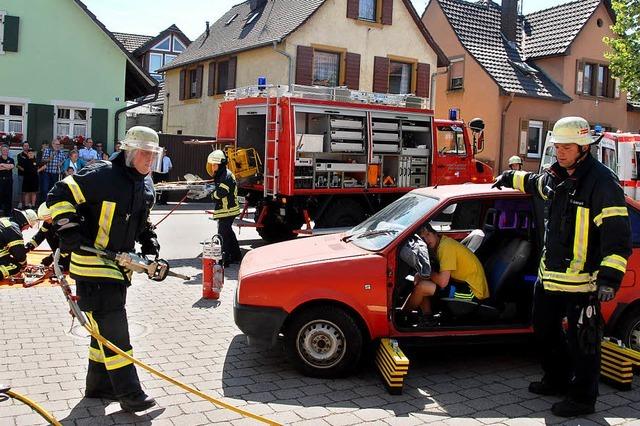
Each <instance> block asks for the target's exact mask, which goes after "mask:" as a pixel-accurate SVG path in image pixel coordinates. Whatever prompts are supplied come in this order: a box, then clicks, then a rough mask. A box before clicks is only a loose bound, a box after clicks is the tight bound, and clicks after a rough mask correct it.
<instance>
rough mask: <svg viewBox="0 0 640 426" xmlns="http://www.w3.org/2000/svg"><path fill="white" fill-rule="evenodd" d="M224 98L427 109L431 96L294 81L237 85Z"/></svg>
mask: <svg viewBox="0 0 640 426" xmlns="http://www.w3.org/2000/svg"><path fill="white" fill-rule="evenodd" d="M224 97H225V100H238V99H245V98H273V97H292V98H305V99H318V100H327V101H338V102H353V103H359V104H378V105H390V106H397V107H406V108H418V109H427V108H428V105H429V98H423V97H420V96H415V95H413V94H394V93H376V92H365V91H362V90H351V89H349V88H347V87H343V86H340V87H326V86H304V85H301V84H294V85H292V86H291V87H289V86H287V85H285V84H277V85H273V84H272V85H265V86H258V85H254V86H244V87H238V88H236V89H231V90H227V91H226V92H225V96H224Z"/></svg>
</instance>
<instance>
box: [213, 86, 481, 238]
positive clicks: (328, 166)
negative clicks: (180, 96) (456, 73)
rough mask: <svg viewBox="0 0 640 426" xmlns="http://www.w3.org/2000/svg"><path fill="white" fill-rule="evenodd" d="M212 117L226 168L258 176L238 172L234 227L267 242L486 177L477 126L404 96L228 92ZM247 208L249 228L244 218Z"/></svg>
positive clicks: (302, 89) (349, 221) (266, 89)
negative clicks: (242, 199)
mask: <svg viewBox="0 0 640 426" xmlns="http://www.w3.org/2000/svg"><path fill="white" fill-rule="evenodd" d="M219 117H220V118H219V124H218V134H217V142H218V143H219V144H223V145H226V146H228V147H230V148H231V149H230V150H228V151H227V152H230V153H231V155H230V168H231V169H232V170H234V169H237V168H240V167H244V170H245V171H246V167H247V166H250V168H251V167H253V170H255V173H250V174H249V175H246V173H236V175H237V176H238V177H239V188H240V190H241V192H242V193H243V194H244V195H245V196H246V203H245V210H244V211H243V214H242V216H241V218H240V221H239V224H240V225H241V226H243V225H244V226H256V227H257V229H258V232H259V234H260V236H261V237H262V238H263V239H264V240H266V241H270V242H271V241H281V240H285V239H289V238H293V237H295V236H296V234H298V233H311V229H312V226H313V225H312V224H311V222H312V221H313V222H314V225H315V226H313V228H314V229H318V228H339V227H346V226H351V225H355V224H358V223H360V222H361V221H362V220H364V219H365V218H366V217H367V216H368V215H369V214H371V213H373V212H375V211H378V210H379V209H380V208H382V207H384V206H386V205H388V204H389V203H391V202H393V201H394V200H396V199H397V198H399V197H400V196H402V195H403V194H405V193H407V192H409V191H411V190H412V189H414V188H419V187H425V186H429V185H446V184H458V183H465V182H473V183H483V182H491V181H492V180H493V170H492V169H491V168H490V167H489V166H487V165H486V164H483V163H482V162H480V161H478V160H476V159H475V158H474V155H475V154H476V153H477V152H478V151H480V150H482V148H483V134H482V130H483V128H484V123H483V122H482V120H480V119H476V120H472V122H470V123H469V126H467V124H465V123H464V122H463V121H461V120H458V119H456V118H457V117H451V118H453V119H451V120H434V117H433V111H432V110H429V109H427V108H426V99H424V98H419V97H415V96H411V95H382V94H376V93H368V92H361V91H352V90H349V89H346V88H325V87H308V86H297V85H294V86H292V87H288V86H262V87H259V86H251V87H244V88H238V89H234V90H230V91H227V93H226V98H225V101H224V102H222V104H221V105H220V116H219ZM467 127H469V128H471V129H473V131H472V138H470V135H469V134H468V132H467ZM238 159H242V160H241V161H240V160H238ZM236 161H238V163H237V164H236ZM241 163H242V164H241ZM247 207H255V208H256V209H255V215H254V218H253V219H254V221H255V222H248V221H246V220H244V219H245V217H246V216H247V211H248V210H247ZM301 228H303V229H301Z"/></svg>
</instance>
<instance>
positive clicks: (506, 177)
mask: <svg viewBox="0 0 640 426" xmlns="http://www.w3.org/2000/svg"><path fill="white" fill-rule="evenodd" d="M511 182H513V170H508V171H506V172H503V173H502V174H501V175H500V176H498V177H497V178H496V181H495V182H494V183H493V185H491V188H498V189H502V187H503V186H506V187H510V186H511Z"/></svg>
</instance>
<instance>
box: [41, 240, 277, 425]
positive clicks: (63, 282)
mask: <svg viewBox="0 0 640 426" xmlns="http://www.w3.org/2000/svg"><path fill="white" fill-rule="evenodd" d="M81 248H82V249H83V250H87V249H88V248H87V247H81ZM87 251H90V252H92V253H96V254H98V255H99V256H103V255H102V254H101V253H97V250H96V249H91V250H87ZM99 251H100V252H103V251H102V250H99ZM104 253H105V255H106V254H107V252H106V251H104ZM111 255H112V256H113V259H112V260H115V261H116V262H118V263H119V261H118V260H116V259H115V256H116V253H112V254H111ZM135 257H136V258H138V259H139V258H140V257H139V256H135ZM123 259H124V260H125V261H128V259H127V258H126V257H124V258H123ZM59 260H60V249H58V250H56V252H55V255H54V258H53V269H54V271H55V274H56V277H57V278H58V280H59V282H60V288H62V292H63V294H64V297H65V299H66V300H67V302H68V303H69V307H70V308H71V311H70V313H71V315H72V316H73V317H74V318H77V319H78V321H79V322H80V324H81V325H82V326H83V327H84V328H85V329H86V330H87V331H88V332H89V334H91V336H92V337H93V338H94V339H96V340H97V341H98V342H100V344H101V345H104V346H105V347H107V348H109V350H111V351H113V352H115V353H116V354H118V355H120V356H122V357H124V358H126V359H127V360H129V361H131V362H132V363H134V364H135V365H137V366H139V367H141V368H143V369H145V370H146V371H148V372H149V373H151V374H153V375H155V376H157V377H160V378H161V379H163V380H166V381H167V382H169V383H171V384H174V385H176V386H178V387H179V388H181V389H183V390H185V391H187V392H189V393H192V394H194V395H197V396H199V397H200V398H202V399H204V400H206V401H209V402H211V403H213V404H215V405H217V406H218V407H221V408H226V409H227V410H231V411H233V412H235V413H238V414H241V415H243V416H245V417H249V418H252V419H254V420H258V421H260V422H263V423H266V424H269V425H280V423H278V422H274V421H273V420H269V419H267V418H265V417H262V416H259V415H257V414H253V413H251V412H249V411H245V410H243V409H241V408H237V407H234V406H233V405H230V404H228V403H226V402H224V401H221V400H219V399H216V398H213V397H212V396H209V395H207V394H206V393H204V392H201V391H199V390H197V389H195V388H193V387H191V386H189V385H187V384H184V383H182V382H180V381H178V380H176V379H174V378H172V377H169V376H167V375H166V374H164V373H162V372H161V371H158V370H156V369H155V368H153V367H151V366H149V365H147V364H145V363H144V362H142V361H140V360H138V359H135V358H134V357H132V356H131V355H129V354H128V353H126V352H124V351H123V350H122V349H120V348H119V347H117V346H116V345H114V344H113V343H111V342H110V341H108V340H107V339H105V338H104V337H102V335H101V334H100V333H99V332H98V330H96V329H94V328H93V327H92V326H91V324H90V323H89V321H88V320H87V317H86V316H85V315H84V312H82V310H81V309H80V307H79V306H78V296H75V295H74V294H73V292H72V291H71V287H69V283H67V279H66V277H65V276H64V274H63V273H62V270H61V269H60V265H59V264H58V261H59ZM145 260H146V259H145ZM132 264H135V261H132ZM142 264H144V265H146V263H145V262H142ZM121 266H123V267H127V268H129V269H131V270H134V269H132V268H130V267H129V266H125V265H121ZM137 268H138V269H136V270H137V271H138V272H142V273H148V272H147V268H146V267H143V266H138V267H137ZM165 276H166V275H165Z"/></svg>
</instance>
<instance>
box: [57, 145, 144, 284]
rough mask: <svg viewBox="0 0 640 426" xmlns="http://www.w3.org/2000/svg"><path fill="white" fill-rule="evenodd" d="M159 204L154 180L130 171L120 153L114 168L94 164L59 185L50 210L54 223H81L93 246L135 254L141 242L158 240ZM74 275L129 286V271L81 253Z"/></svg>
mask: <svg viewBox="0 0 640 426" xmlns="http://www.w3.org/2000/svg"><path fill="white" fill-rule="evenodd" d="M154 199H155V192H154V189H153V182H152V180H151V178H150V177H149V176H143V175H141V174H139V173H138V172H137V171H136V170H135V169H133V168H130V167H127V166H126V165H125V161H124V153H120V154H119V155H117V156H115V157H114V158H113V161H112V162H109V161H98V162H95V163H93V164H91V165H89V166H87V167H85V168H83V169H82V170H80V171H79V172H78V173H77V174H75V175H71V176H67V177H66V178H64V179H63V180H61V181H59V182H57V183H56V184H55V186H54V187H53V189H52V190H51V191H50V192H49V195H48V196H47V206H48V207H49V209H50V210H51V217H52V218H53V222H54V223H56V222H58V221H59V220H60V219H63V218H68V219H69V220H71V221H76V222H77V221H80V223H81V231H82V233H83V235H85V236H86V238H87V242H88V244H89V245H92V246H93V247H95V248H97V249H107V250H111V251H114V252H132V251H134V249H135V242H136V241H138V242H143V241H146V240H147V239H150V238H156V235H155V233H154V232H153V227H152V225H151V223H150V222H149V212H150V211H151V208H152V207H153V203H154ZM69 272H70V275H71V277H72V278H74V279H76V280H82V281H97V282H105V281H109V282H124V283H126V284H129V282H130V281H129V275H130V274H129V271H126V270H124V269H122V268H121V267H119V266H118V265H116V263H115V262H114V261H111V260H109V259H105V258H102V257H99V256H97V255H95V254H92V253H89V252H85V251H82V250H77V251H74V252H72V253H71V264H70V266H69Z"/></svg>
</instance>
